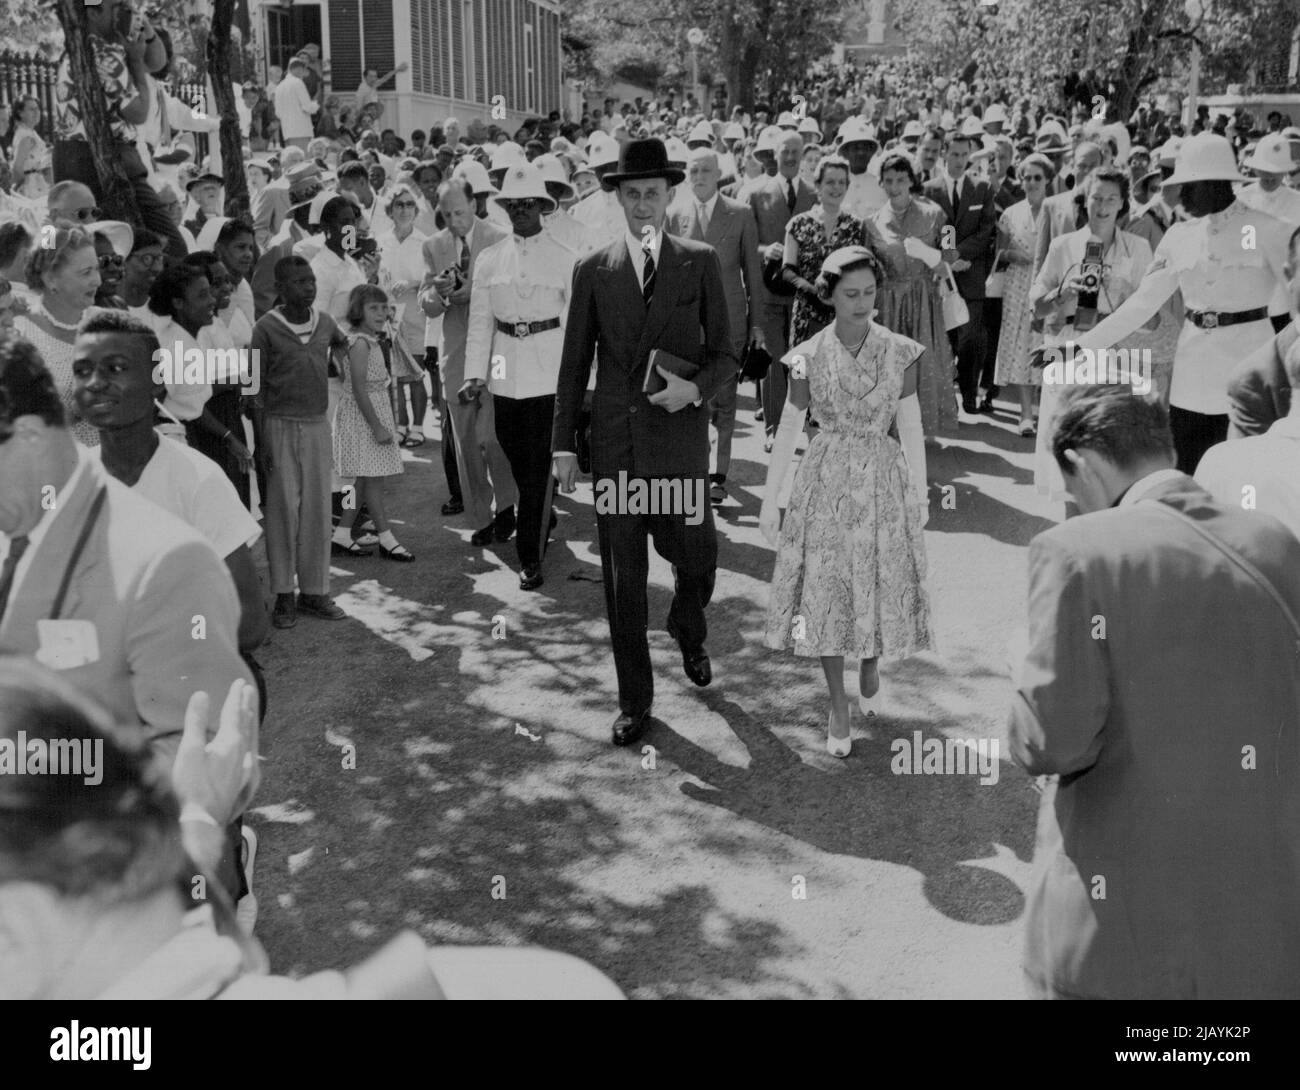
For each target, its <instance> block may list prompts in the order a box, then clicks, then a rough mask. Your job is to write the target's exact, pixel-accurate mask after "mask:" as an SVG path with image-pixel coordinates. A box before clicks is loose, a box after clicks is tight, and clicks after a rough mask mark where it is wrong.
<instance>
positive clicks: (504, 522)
mask: <svg viewBox="0 0 1300 1090" xmlns="http://www.w3.org/2000/svg"><path fill="white" fill-rule="evenodd" d="M514 532H515V509H514V508H513V507H507V508H506V509H505V510H504V511H500V512H498V513H497V517H496V518H495V519H493V520H492V533H493V534H494V535H495V536H496V539H497V540H498V541H509V540H510V538H511V537H512V536H513V535H514Z"/></svg>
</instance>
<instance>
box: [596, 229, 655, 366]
mask: <svg viewBox="0 0 1300 1090" xmlns="http://www.w3.org/2000/svg"><path fill="white" fill-rule="evenodd" d="M600 279H601V281H602V283H603V285H604V290H605V291H608V292H609V293H610V294H611V295H612V296H613V298H612V299H611V300H610V312H611V313H614V314H619V315H621V316H623V318H624V321H626V322H627V323H628V324H629V325H630V326H631V328H630V329H629V330H628V339H629V340H631V339H632V338H634V337H635V338H636V339H637V340H639V339H640V334H639V333H637V332H636V326H637V324H638V323H643V322H644V320H645V319H644V315H645V301H644V300H643V299H642V296H641V283H640V281H639V280H637V276H636V266H635V265H633V264H632V257H631V255H630V254H629V253H628V252H627V243H626V242H625V241H624V239H623V236H622V235H620V236H619V238H618V241H617V242H615V243H613V244H611V245H610V246H609V247H608V248H607V249H606V250H605V260H604V262H603V263H602V264H601V266H600ZM599 359H600V360H606V359H608V360H610V361H615V360H617V361H619V362H624V357H623V354H622V353H615V352H607V351H605V350H603V349H602V350H601V351H600V354H599ZM626 362H627V363H629V364H634V363H636V360H635V359H627V360H626ZM598 366H599V364H598Z"/></svg>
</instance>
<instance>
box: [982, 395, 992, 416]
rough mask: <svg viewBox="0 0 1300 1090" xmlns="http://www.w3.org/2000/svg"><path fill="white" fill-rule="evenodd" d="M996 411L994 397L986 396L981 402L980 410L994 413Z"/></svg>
mask: <svg viewBox="0 0 1300 1090" xmlns="http://www.w3.org/2000/svg"><path fill="white" fill-rule="evenodd" d="M994 411H995V410H994V408H993V399H992V398H991V397H986V398H985V399H984V400H983V401H981V402H980V412H982V413H992V412H994Z"/></svg>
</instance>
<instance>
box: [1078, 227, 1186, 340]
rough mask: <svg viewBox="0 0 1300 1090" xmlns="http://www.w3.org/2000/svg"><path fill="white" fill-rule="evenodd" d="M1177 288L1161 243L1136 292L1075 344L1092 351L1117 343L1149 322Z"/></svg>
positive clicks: (1175, 278)
mask: <svg viewBox="0 0 1300 1090" xmlns="http://www.w3.org/2000/svg"><path fill="white" fill-rule="evenodd" d="M1166 241H1167V239H1166ZM1177 290H1178V273H1177V272H1175V271H1174V269H1173V268H1171V267H1170V263H1169V254H1168V253H1166V252H1165V245H1164V243H1163V242H1162V243H1161V244H1160V250H1159V251H1158V252H1157V253H1156V259H1155V261H1154V262H1152V264H1151V266H1150V268H1148V269H1147V274H1146V276H1144V277H1143V278H1142V283H1141V284H1139V285H1138V289H1137V291H1135V292H1134V293H1133V294H1132V295H1130V296H1129V297H1128V299H1127V300H1126V301H1125V302H1124V303H1123V304H1122V305H1121V306H1120V308H1119V309H1118V310H1116V311H1115V312H1114V313H1113V314H1112V315H1111V316H1110V317H1109V318H1107V319H1106V320H1105V321H1103V322H1099V323H1098V324H1097V325H1096V326H1094V327H1093V328H1092V329H1090V330H1089V331H1088V332H1087V333H1084V334H1083V335H1082V336H1080V337H1077V338H1075V344H1076V345H1078V347H1080V348H1085V349H1088V350H1090V351H1094V352H1095V351H1098V350H1099V349H1102V348H1110V347H1111V346H1112V345H1115V344H1119V343H1120V342H1122V341H1123V340H1125V338H1127V337H1129V336H1131V335H1132V334H1133V333H1135V332H1136V331H1137V330H1138V329H1140V328H1141V327H1142V326H1143V325H1145V324H1146V323H1147V322H1149V321H1150V320H1151V319H1152V318H1153V317H1154V316H1155V315H1156V313H1157V312H1158V311H1159V310H1160V308H1161V307H1162V306H1164V304H1165V302H1166V301H1167V300H1168V298H1169V297H1170V296H1171V295H1173V293H1174V292H1175V291H1177Z"/></svg>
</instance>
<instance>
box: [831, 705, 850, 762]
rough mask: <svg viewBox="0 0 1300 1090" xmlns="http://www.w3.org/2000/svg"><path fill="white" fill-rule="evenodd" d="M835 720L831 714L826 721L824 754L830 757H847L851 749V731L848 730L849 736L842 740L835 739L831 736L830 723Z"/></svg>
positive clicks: (832, 713) (833, 714)
mask: <svg viewBox="0 0 1300 1090" xmlns="http://www.w3.org/2000/svg"><path fill="white" fill-rule="evenodd" d="M834 720H835V713H834V712H831V714H830V718H828V719H827V720H826V752H827V753H829V754H830V755H831V756H832V757H847V756H848V755H849V751H850V750H851V749H852V748H853V729H852V727H850V728H849V734H848V736H847V737H844V738H836V737H835V736H834V735H833V734H831V723H832V722H834Z"/></svg>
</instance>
